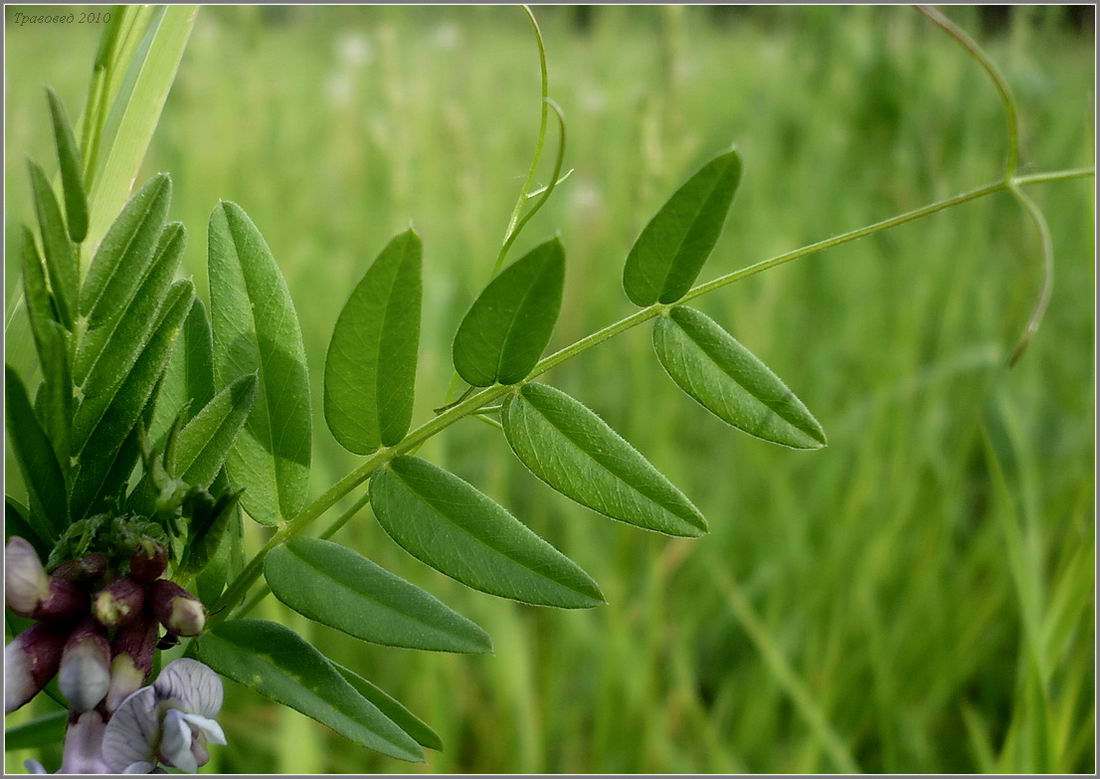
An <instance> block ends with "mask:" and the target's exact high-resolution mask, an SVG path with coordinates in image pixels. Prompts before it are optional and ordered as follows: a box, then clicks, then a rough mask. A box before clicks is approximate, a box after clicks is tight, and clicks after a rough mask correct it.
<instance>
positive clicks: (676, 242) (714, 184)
mask: <svg viewBox="0 0 1100 779" xmlns="http://www.w3.org/2000/svg"><path fill="white" fill-rule="evenodd" d="M740 180H741V157H740V155H738V154H737V152H736V151H732V150H731V151H728V152H726V153H725V154H721V155H719V156H717V157H715V158H714V159H713V160H711V161H710V162H708V163H707V164H706V165H704V166H703V167H702V168H701V169H700V170H699V171H698V172H697V173H695V175H693V176H692V177H691V178H690V179H688V180H687V181H686V182H685V183H684V184H683V186H681V187H680V188H679V189H678V190H676V192H675V194H673V196H672V197H671V198H669V199H668V202H667V203H665V204H664V205H663V206H661V210H660V211H658V212H657V214H656V216H654V217H653V219H651V220H650V222H649V224H647V225H646V226H645V229H644V230H642V234H641V235H639V236H638V240H637V241H636V242H635V243H634V246H633V248H631V250H630V254H629V255H628V256H627V258H626V266H625V267H624V268H623V288H624V289H625V290H626V296H627V297H628V298H630V300H631V301H632V302H633V303H635V304H637V305H639V306H649V305H652V304H654V303H656V302H658V301H660V302H661V303H675V302H676V301H677V300H679V299H680V298H682V297H683V296H684V295H686V294H687V292H688V290H689V289H691V285H692V284H693V283H694V282H695V279H696V277H698V275H699V271H700V270H702V268H703V263H705V262H706V261H707V257H709V256H710V252H711V250H712V249H713V248H714V244H715V243H716V242H717V241H718V236H719V234H720V233H721V232H722V225H723V224H725V221H726V213H727V212H728V211H729V207H730V203H732V202H733V194H734V192H736V191H737V184H738V183H739V182H740Z"/></svg>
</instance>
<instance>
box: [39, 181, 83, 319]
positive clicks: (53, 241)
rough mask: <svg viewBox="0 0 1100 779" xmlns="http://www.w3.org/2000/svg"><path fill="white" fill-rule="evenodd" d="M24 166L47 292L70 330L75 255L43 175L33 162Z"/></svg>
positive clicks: (75, 278) (60, 317) (73, 293)
mask: <svg viewBox="0 0 1100 779" xmlns="http://www.w3.org/2000/svg"><path fill="white" fill-rule="evenodd" d="M28 166H29V168H30V174H31V188H32V189H33V191H34V210H35V213H36V214H37V216H38V227H39V230H40V231H41V234H42V249H43V251H44V252H45V255H46V275H47V276H48V277H49V279H50V290H51V292H52V293H53V301H54V305H55V306H56V307H57V315H58V317H59V319H60V321H61V324H63V325H65V327H66V328H68V329H69V330H71V329H72V327H73V320H74V319H75V315H76V298H77V292H76V289H77V267H76V253H75V252H74V251H73V245H72V243H71V242H70V241H69V234H68V232H67V231H66V230H65V220H64V219H63V218H62V216H61V207H60V206H59V205H58V203H57V197H56V196H55V195H54V191H53V187H51V186H50V182H49V180H48V179H47V178H46V174H45V173H44V172H43V171H42V168H41V167H40V166H39V165H38V163H36V162H34V161H29V162H28Z"/></svg>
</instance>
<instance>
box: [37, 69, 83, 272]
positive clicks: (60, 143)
mask: <svg viewBox="0 0 1100 779" xmlns="http://www.w3.org/2000/svg"><path fill="white" fill-rule="evenodd" d="M46 95H47V97H48V98H49V102H50V118H51V119H52V120H53V137H54V144H55V145H56V146H57V161H58V164H59V165H60V167H61V188H62V190H63V191H64V194H65V221H66V223H67V224H68V228H69V237H70V238H72V239H73V241H75V242H76V243H80V242H81V241H83V240H84V236H85V235H87V233H88V198H87V196H86V195H85V194H84V180H83V172H82V170H81V164H80V151H79V149H77V146H76V137H75V136H74V135H73V128H72V125H70V124H69V117H68V115H67V114H66V113H65V106H64V105H62V104H61V100H60V98H58V96H57V93H55V92H54V91H53V90H52V89H50V88H49V87H47V88H46ZM73 289H74V290H75V289H76V287H75V285H74V286H73Z"/></svg>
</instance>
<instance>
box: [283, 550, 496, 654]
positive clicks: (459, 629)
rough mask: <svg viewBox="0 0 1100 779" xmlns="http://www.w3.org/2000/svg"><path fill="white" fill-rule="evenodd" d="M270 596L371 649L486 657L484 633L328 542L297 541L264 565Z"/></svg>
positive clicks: (489, 648)
mask: <svg viewBox="0 0 1100 779" xmlns="http://www.w3.org/2000/svg"><path fill="white" fill-rule="evenodd" d="M264 576H265V577H266V578H267V583H268V584H270V585H271V591H272V592H273V593H274V594H275V597H276V598H278V599H279V600H281V601H282V602H283V603H285V604H286V605H287V606H289V607H290V608H292V609H294V610H295V611H297V612H298V613H299V614H303V615H305V616H307V617H309V618H310V619H312V620H314V621H316V622H321V623H323V624H325V625H329V626H331V627H334V628H336V629H338V630H342V631H344V632H345V633H348V634H350V635H352V636H355V637H356V638H360V639H362V640H364V641H371V642H373V643H375V644H387V645H389V646H401V647H409V648H411V649H431V650H437V651H441V652H490V651H492V642H491V641H490V640H489V636H488V634H487V633H486V632H485V631H484V630H482V629H481V628H480V627H478V626H477V625H475V624H474V623H473V622H471V621H470V620H468V619H466V618H465V617H463V616H462V615H461V614H458V613H457V612H455V611H452V610H451V609H450V608H448V607H447V606H445V605H444V604H443V603H441V602H440V601H439V600H438V599H436V598H435V597H434V596H432V595H430V594H429V593H427V592H425V591H424V590H422V589H420V588H419V587H417V586H416V585H413V584H410V583H409V582H407V581H405V580H404V579H402V578H400V577H398V576H395V575H394V574H392V573H390V572H389V571H387V570H386V569H384V568H382V567H380V566H378V565H376V564H375V563H373V562H371V561H370V560H368V559H367V558H365V557H363V556H361V555H359V554H357V553H355V552H353V551H352V550H350V549H347V548H345V547H343V546H341V545H340V544H336V543H333V542H332V541H323V540H321V539H319V538H296V539H292V540H291V541H290V542H288V543H287V544H285V545H283V546H278V547H276V548H275V549H273V550H272V551H271V552H269V553H268V555H267V557H266V558H264Z"/></svg>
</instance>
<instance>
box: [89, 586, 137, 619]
mask: <svg viewBox="0 0 1100 779" xmlns="http://www.w3.org/2000/svg"><path fill="white" fill-rule="evenodd" d="M144 604H145V588H144V587H143V586H142V585H140V584H138V583H137V582H135V581H134V580H133V579H131V578H130V577H129V576H123V577H121V578H119V579H115V580H114V581H113V582H111V583H110V584H109V585H107V586H106V587H104V588H103V589H102V590H100V591H99V593H98V594H97V595H96V596H95V603H94V604H93V608H94V613H95V616H96V619H98V620H99V621H100V622H101V623H102V624H103V625H104V626H105V627H109V628H114V627H118V626H119V625H125V624H126V623H127V622H130V621H132V620H135V619H137V617H138V615H139V614H141V607H142V606H143V605H144Z"/></svg>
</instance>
